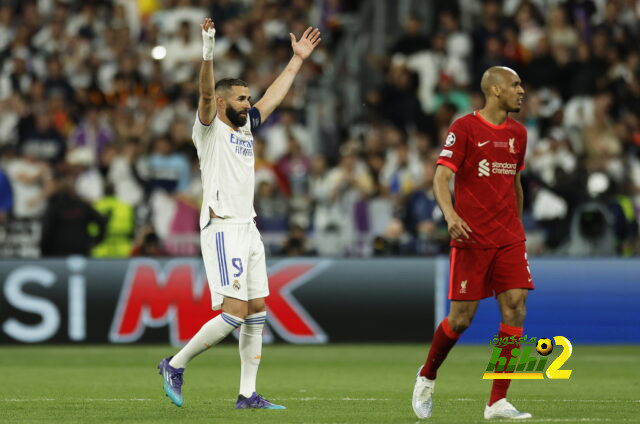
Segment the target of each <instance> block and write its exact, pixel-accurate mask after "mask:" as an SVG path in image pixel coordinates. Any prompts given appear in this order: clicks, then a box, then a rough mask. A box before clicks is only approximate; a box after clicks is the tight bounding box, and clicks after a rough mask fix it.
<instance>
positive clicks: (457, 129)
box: [437, 112, 527, 248]
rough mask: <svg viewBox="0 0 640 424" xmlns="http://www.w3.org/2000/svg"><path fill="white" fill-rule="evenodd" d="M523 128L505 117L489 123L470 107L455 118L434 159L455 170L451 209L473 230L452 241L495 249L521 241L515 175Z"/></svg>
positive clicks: (522, 146) (524, 133)
mask: <svg viewBox="0 0 640 424" xmlns="http://www.w3.org/2000/svg"><path fill="white" fill-rule="evenodd" d="M526 148H527V130H526V129H525V127H524V126H523V125H522V124H520V123H519V122H516V121H515V120H513V119H511V118H509V117H507V120H506V121H505V122H504V123H502V124H501V125H493V124H491V123H490V122H488V121H486V120H485V119H484V118H482V116H480V114H479V113H477V112H473V113H470V114H468V115H465V116H463V117H462V118H460V119H457V120H456V121H455V122H454V123H453V124H452V125H451V127H450V128H449V134H448V135H447V139H446V140H445V143H444V148H443V149H442V152H441V153H440V158H439V159H438V162H437V163H438V164H439V165H444V166H446V167H448V168H451V169H452V170H453V171H454V172H455V173H456V175H455V184H454V199H455V211H456V213H457V214H458V215H460V217H461V218H462V219H464V220H465V222H466V223H467V224H469V227H471V230H472V231H473V232H472V233H471V234H469V239H464V238H462V239H461V241H456V240H454V239H451V246H454V247H461V248H495V247H502V246H506V245H509V244H513V243H517V242H521V241H524V240H525V235H524V229H523V228H522V221H521V220H520V218H519V216H518V205H517V200H516V189H515V174H516V172H517V171H520V170H522V169H523V168H524V153H525V151H526Z"/></svg>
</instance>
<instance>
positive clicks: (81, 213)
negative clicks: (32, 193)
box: [40, 176, 105, 256]
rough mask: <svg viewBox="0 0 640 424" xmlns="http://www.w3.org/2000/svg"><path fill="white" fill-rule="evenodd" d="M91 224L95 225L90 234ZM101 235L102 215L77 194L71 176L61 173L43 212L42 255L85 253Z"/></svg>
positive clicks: (101, 238)
mask: <svg viewBox="0 0 640 424" xmlns="http://www.w3.org/2000/svg"><path fill="white" fill-rule="evenodd" d="M91 225H94V226H95V227H94V228H95V229H94V230H93V234H92V231H91V230H90V226H91ZM104 235H105V220H104V218H103V217H102V215H100V213H98V212H97V211H96V210H95V209H94V208H93V207H92V206H91V205H90V204H89V203H87V202H85V201H84V200H82V199H80V198H79V197H78V195H77V194H76V193H75V188H74V183H73V178H71V177H70V176H63V178H61V179H59V182H58V184H57V190H56V192H55V194H54V195H53V196H51V199H49V204H48V206H47V209H46V211H45V213H44V215H43V216H42V240H41V242H40V249H41V253H42V256H68V255H85V256H88V255H89V254H90V253H91V249H92V248H93V247H94V246H95V245H97V244H98V243H100V242H101V241H102V240H103V239H104Z"/></svg>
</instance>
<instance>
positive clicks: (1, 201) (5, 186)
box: [0, 171, 13, 212]
mask: <svg viewBox="0 0 640 424" xmlns="http://www.w3.org/2000/svg"><path fill="white" fill-rule="evenodd" d="M11 209H13V191H12V190H11V183H10V182H9V179H8V178H7V176H6V174H5V173H4V172H2V171H0V212H10V211H11Z"/></svg>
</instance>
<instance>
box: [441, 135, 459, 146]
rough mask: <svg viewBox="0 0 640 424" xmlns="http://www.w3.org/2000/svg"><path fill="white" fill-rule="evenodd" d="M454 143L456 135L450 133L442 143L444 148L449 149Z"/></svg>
mask: <svg viewBox="0 0 640 424" xmlns="http://www.w3.org/2000/svg"><path fill="white" fill-rule="evenodd" d="M455 142H456V135H455V134H454V133H452V132H450V133H449V134H447V139H446V140H445V141H444V147H451V146H453V145H454V143H455Z"/></svg>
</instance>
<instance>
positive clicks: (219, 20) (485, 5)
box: [0, 0, 640, 257]
mask: <svg viewBox="0 0 640 424" xmlns="http://www.w3.org/2000/svg"><path fill="white" fill-rule="evenodd" d="M371 1H372V2H373V0H371ZM365 3H367V1H366V0H363V1H357V0H353V1H347V0H315V1H314V0H255V1H251V0H216V1H209V0H103V1H73V0H32V1H30V0H22V1H18V0H15V1H3V2H1V3H0V227H1V230H0V240H1V241H2V242H1V243H0V244H2V245H3V248H2V249H0V250H1V251H0V256H38V255H42V256H61V255H67V254H85V255H92V256H96V257H126V256H138V255H141V256H147V255H149V256H171V255H197V254H199V247H198V243H199V231H198V212H199V208H200V201H201V195H202V185H201V181H200V172H199V165H198V160H197V156H196V152H195V149H194V147H193V144H192V141H191V127H192V125H193V121H194V119H195V116H196V115H195V114H196V111H195V107H196V104H197V96H198V86H197V82H198V74H197V73H198V69H199V63H200V61H201V54H202V53H201V52H202V50H201V42H202V41H201V37H200V23H201V22H202V21H203V19H204V18H205V17H212V19H213V20H214V22H215V24H216V29H217V32H216V45H215V55H214V69H215V77H216V79H221V78H225V77H240V78H243V79H244V80H245V81H247V82H248V83H249V86H250V89H251V93H252V98H253V99H258V98H260V96H261V95H262V93H264V91H265V90H266V88H267V87H268V86H269V84H270V83H271V82H272V81H273V80H274V79H275V77H276V76H277V75H278V73H279V72H280V71H281V70H282V68H283V67H284V66H285V65H286V63H287V62H288V60H289V58H290V55H291V47H290V42H289V38H288V34H289V32H293V33H294V34H297V35H299V34H301V33H302V32H303V31H304V29H305V28H306V27H307V26H308V25H310V24H312V25H314V26H318V27H319V28H320V29H321V31H322V33H323V35H322V39H323V42H322V44H321V46H320V47H319V48H318V49H317V50H316V52H314V54H313V55H312V57H311V58H310V59H309V60H307V61H306V62H305V64H304V66H303V68H302V70H301V72H300V73H299V75H298V77H297V79H296V81H295V83H294V86H293V87H292V89H291V91H290V93H289V95H288V96H287V98H286V99H285V101H284V102H283V105H282V107H281V108H280V109H279V110H278V111H277V112H276V113H274V115H273V116H272V117H270V119H269V120H268V121H267V122H265V123H264V124H263V125H262V126H261V128H260V129H259V130H257V131H256V132H255V134H254V143H255V144H254V155H255V158H256V195H255V208H256V211H257V213H258V218H257V223H258V226H259V228H260V229H261V231H262V234H263V237H264V241H265V244H266V246H267V248H268V250H269V251H270V253H271V254H276V255H289V256H298V255H322V256H325V255H327V256H355V257H368V256H374V255H379V256H388V255H421V256H430V255H438V254H446V253H447V252H448V236H447V227H446V223H445V222H444V221H443V219H442V215H441V213H440V210H439V208H438V207H437V204H436V202H435V199H434V197H433V192H432V180H433V176H434V173H435V161H436V159H437V157H438V155H439V153H440V147H439V146H440V145H441V144H442V142H443V140H444V136H446V133H447V129H448V126H449V125H450V124H451V122H452V121H453V120H454V119H456V118H458V117H460V116H462V115H464V114H466V113H469V112H471V111H473V110H477V109H479V108H481V107H482V103H483V99H482V96H481V94H480V92H479V80H480V77H481V75H482V72H483V71H484V70H485V69H486V68H488V67H490V66H494V65H504V66H510V67H512V68H513V69H515V70H516V71H517V72H519V74H520V76H521V77H522V80H523V83H524V87H525V90H526V94H525V99H526V101H525V104H524V106H523V109H522V111H521V112H520V113H518V114H516V115H514V118H515V119H517V120H519V121H520V122H522V123H523V124H524V125H525V126H526V127H527V129H528V148H527V160H526V169H525V171H523V176H522V180H523V186H524V190H525V214H524V217H523V222H524V225H525V230H526V232H527V237H528V247H529V251H530V253H531V254H558V255H624V256H631V255H634V254H639V253H640V243H639V235H638V234H639V233H638V216H639V214H640V54H639V49H638V46H640V1H638V0H609V1H604V0H602V1H599V0H582V1H578V0H566V1H560V0H555V1H553V0H530V1H529V0H522V1H519V0H504V1H502V2H501V1H496V0H486V1H468V0H458V1H454V0H449V1H446V2H445V1H434V2H433V3H432V4H431V8H430V13H428V14H425V13H422V14H421V13H420V10H422V9H420V8H417V9H416V10H415V11H411V12H410V13H408V14H407V15H406V16H405V17H403V18H402V19H401V21H402V25H400V26H399V29H398V30H397V31H389V34H387V36H386V39H385V47H386V51H385V53H384V54H379V53H378V54H374V53H373V52H366V51H365V55H364V57H363V61H362V71H361V72H362V73H363V75H362V78H356V79H355V80H356V81H355V83H356V84H358V86H359V89H360V92H361V93H362V99H361V104H362V107H361V109H360V110H358V111H356V112H357V113H355V114H353V113H349V114H346V113H343V112H344V110H343V108H344V104H342V103H340V101H339V100H340V98H341V95H340V93H337V98H338V102H337V104H336V105H334V108H333V109H332V110H331V112H332V113H327V114H325V115H323V116H322V117H321V119H322V120H323V121H326V122H331V123H333V124H334V125H335V126H336V128H337V131H336V132H335V133H331V134H325V133H323V132H322V131H314V130H312V128H311V127H310V125H309V122H308V119H307V118H308V113H307V110H306V107H307V106H308V104H309V101H310V98H311V97H312V89H313V88H314V87H316V88H317V85H318V81H319V80H320V79H321V78H323V76H324V75H325V74H326V73H327V72H328V70H329V69H332V67H334V66H335V64H334V61H333V59H334V55H335V52H336V51H337V49H339V47H340V43H344V42H346V40H345V35H344V34H345V33H347V32H348V31H349V30H351V29H350V28H349V25H350V23H352V22H354V19H357V16H358V13H359V11H360V10H361V8H363V7H364V4H365ZM387 4H388V5H389V4H394V2H387ZM390 19H391V18H390ZM333 71H334V73H337V74H338V75H340V70H337V72H335V70H333ZM352 112H353V111H352ZM346 116H356V117H355V118H349V119H347V118H346ZM29 243H32V244H34V246H31V247H30V246H29Z"/></svg>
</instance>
